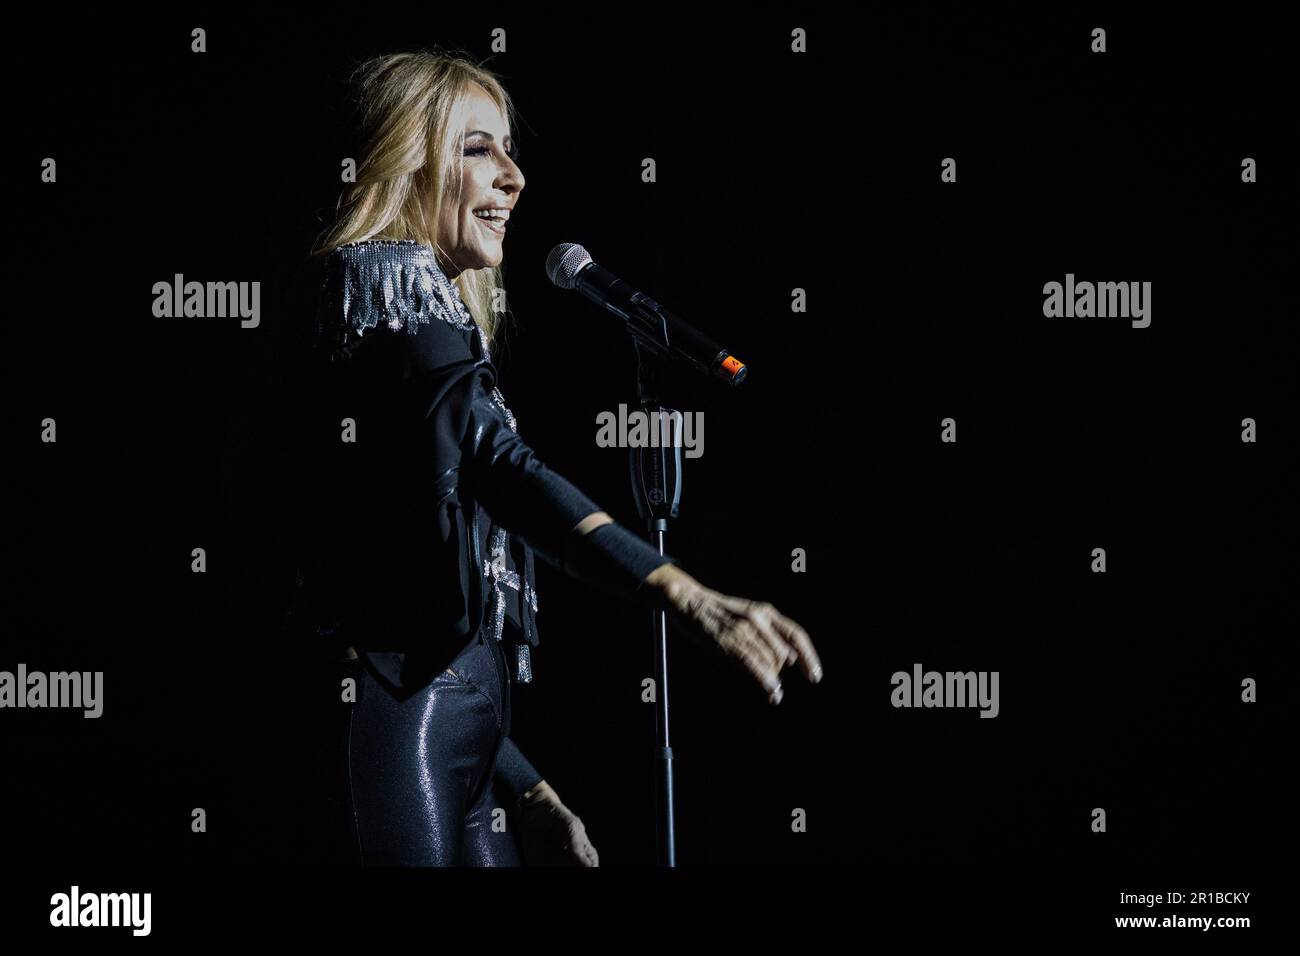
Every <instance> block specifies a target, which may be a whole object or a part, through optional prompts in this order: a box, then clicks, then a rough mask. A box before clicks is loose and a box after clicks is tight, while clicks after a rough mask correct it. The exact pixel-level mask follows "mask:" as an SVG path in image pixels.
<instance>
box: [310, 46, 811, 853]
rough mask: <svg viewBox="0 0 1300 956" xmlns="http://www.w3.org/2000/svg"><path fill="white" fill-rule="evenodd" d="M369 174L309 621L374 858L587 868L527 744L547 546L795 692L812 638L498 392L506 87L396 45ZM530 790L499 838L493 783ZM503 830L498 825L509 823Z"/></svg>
mask: <svg viewBox="0 0 1300 956" xmlns="http://www.w3.org/2000/svg"><path fill="white" fill-rule="evenodd" d="M355 82H356V90H355V100H356V106H357V107H358V113H357V124H356V129H355V132H356V133H357V134H358V152H357V153H356V154H355V155H356V159H357V168H356V182H355V183H353V184H350V185H349V186H348V188H347V190H346V192H345V193H344V195H343V197H342V200H341V202H340V207H339V216H338V220H337V222H336V223H335V224H334V226H333V227H332V228H331V229H330V230H329V231H328V232H327V233H326V234H325V235H324V236H323V237H322V238H321V240H320V241H319V242H318V244H317V247H316V249H315V250H314V252H316V253H318V254H319V255H320V256H321V257H322V260H321V261H323V264H324V281H323V284H322V286H321V292H320V300H319V303H320V304H319V311H318V315H317V320H316V323H315V336H314V344H315V349H314V354H315V356H316V359H317V365H316V369H315V372H316V376H315V378H314V387H313V389H312V390H311V393H310V394H311V396H312V400H311V411H312V414H311V420H310V422H309V425H308V434H309V442H310V446H311V448H312V449H313V451H312V453H311V456H310V458H311V460H310V468H311V470H310V472H309V475H310V485H311V487H310V489H308V494H309V495H310V500H311V504H310V505H309V507H308V510H307V513H306V515H305V518H306V521H305V529H306V535H307V536H306V539H305V543H306V546H305V548H304V550H303V558H302V561H301V573H300V575H299V582H300V584H299V598H298V607H299V612H300V613H305V614H307V615H309V617H308V620H309V621H310V622H311V630H312V633H313V634H315V635H317V636H318V637H320V638H322V639H329V640H332V641H334V642H335V644H336V646H337V647H338V648H339V649H340V651H343V649H344V648H346V651H345V652H344V654H345V656H346V657H347V658H349V659H350V660H352V661H354V664H353V665H350V666H352V667H353V668H354V674H355V676H356V679H357V699H356V702H355V704H354V705H353V707H352V710H351V714H350V716H349V718H348V724H347V729H346V733H345V741H344V747H345V757H346V760H345V770H344V772H345V774H346V776H347V781H346V782H347V787H346V796H347V800H348V802H349V804H350V806H349V808H348V809H349V814H348V815H349V818H350V820H351V821H352V823H351V825H352V827H353V836H354V837H355V844H356V853H357V856H358V858H359V862H361V863H362V864H363V865H375V864H405V865H433V866H445V865H470V866H491V865H512V864H517V863H518V862H519V859H520V858H519V846H517V845H516V842H515V833H514V832H513V831H514V830H516V829H517V830H518V831H519V834H518V835H519V838H520V843H521V844H522V846H523V851H524V858H525V860H526V861H527V862H552V861H564V862H571V863H579V864H585V865H595V864H596V862H597V857H596V853H595V850H594V849H593V848H592V847H591V844H590V841H588V840H587V839H586V836H585V832H584V830H583V827H582V824H581V822H580V821H579V820H578V818H577V817H576V816H574V815H573V814H572V813H571V812H570V811H569V810H568V809H567V808H565V807H564V805H563V804H562V803H561V802H560V800H559V797H558V796H557V795H556V793H555V791H554V790H553V789H552V788H551V787H549V786H548V785H547V783H546V782H545V781H544V780H542V778H541V775H540V774H539V773H537V771H536V770H535V769H534V768H533V767H532V765H531V764H529V762H528V761H527V760H526V759H525V758H524V757H523V755H522V754H520V753H519V751H518V749H517V748H516V747H515V746H514V744H513V743H512V742H511V740H510V738H509V736H508V734H509V730H510V684H511V682H512V681H513V682H526V681H528V680H530V679H531V667H530V656H529V655H530V652H531V649H532V648H533V647H535V646H536V645H537V630H536V622H535V614H536V611H537V595H536V592H535V590H534V576H533V572H534V566H533V553H534V550H535V551H536V552H537V554H539V555H540V556H541V557H543V558H544V559H545V560H547V561H548V562H549V563H550V564H552V565H553V566H555V567H557V568H561V569H563V570H564V571H566V572H567V573H569V574H571V575H572V576H574V577H576V578H579V579H580V580H583V581H587V582H590V583H592V584H594V585H597V586H599V587H602V588H604V589H606V590H607V591H608V592H611V593H614V594H616V595H619V596H622V597H623V598H625V599H627V600H630V601H634V602H636V603H639V604H641V605H643V606H645V607H647V608H650V607H656V608H662V609H664V610H665V611H666V612H667V613H668V615H669V618H670V620H672V621H673V622H674V623H675V624H676V626H677V627H678V628H679V629H681V630H683V631H684V632H686V633H687V634H689V635H692V636H694V637H696V638H699V639H703V640H705V641H707V642H709V643H711V644H714V645H716V646H717V647H719V648H721V649H722V650H723V651H724V652H726V653H727V654H729V655H731V656H733V657H735V658H737V660H738V661H739V662H740V663H741V664H743V665H744V666H745V667H746V668H747V669H748V670H749V672H750V674H751V675H752V676H753V678H754V679H755V680H757V681H758V682H759V684H760V685H762V687H763V688H764V689H765V690H766V691H767V693H768V695H769V699H770V700H771V701H772V702H773V703H779V702H780V700H781V693H782V692H781V672H782V670H783V669H784V668H786V667H788V666H793V665H795V664H796V663H797V664H798V665H799V666H800V667H801V669H802V670H803V672H804V674H805V676H806V677H807V679H809V680H810V681H813V682H816V681H818V680H820V679H821V666H820V664H819V663H818V659H817V654H816V651H815V650H814V649H813V645H812V643H811V641H810V640H809V638H808V635H807V634H806V633H805V632H804V630H803V629H802V628H801V627H799V625H798V624H796V623H795V622H794V621H792V620H790V619H789V618H787V617H785V616H783V615H782V614H781V613H780V612H778V611H777V610H776V609H775V608H774V607H772V605H770V604H767V603H763V602H758V601H750V600H745V599H742V598H738V597H731V596H728V595H725V594H721V593H719V592H717V591H714V590H711V589H709V588H707V587H705V586H704V585H702V584H701V583H699V582H698V581H697V580H695V579H694V578H693V577H691V576H690V575H689V574H687V573H685V572H684V571H682V570H681V569H680V568H679V567H677V566H676V564H675V559H673V558H672V557H671V556H666V555H661V554H659V553H658V551H657V549H655V548H653V547H652V546H651V545H649V544H648V543H646V542H645V541H643V540H642V539H641V538H640V537H638V536H637V535H635V534H633V533H631V532H630V531H628V530H627V529H625V528H623V527H622V526H620V525H618V524H617V523H615V522H614V521H613V520H612V519H611V518H610V516H609V515H608V514H606V513H605V512H604V511H602V510H601V509H600V507H599V506H598V505H597V504H596V503H595V502H594V501H592V500H591V499H590V498H588V497H587V496H586V495H585V494H583V492H582V491H580V490H579V489H578V488H577V487H575V486H574V485H573V484H572V483H571V482H569V481H568V480H566V479H565V478H564V477H562V476H561V475H559V474H557V473H556V472H555V471H553V470H551V469H550V468H548V467H547V466H546V465H545V464H544V463H543V462H542V461H541V460H540V459H539V458H538V457H537V455H536V454H534V453H533V451H532V450H531V449H530V448H529V447H528V445H526V444H525V443H524V441H523V439H522V438H521V437H520V435H519V433H518V431H517V430H516V421H515V417H514V415H513V414H512V412H511V410H510V409H509V408H508V407H507V406H506V403H505V399H504V397H503V396H502V394H501V392H500V390H499V389H497V388H496V369H495V367H494V365H493V364H492V356H491V344H492V341H493V334H494V333H495V332H496V326H497V312H496V311H494V309H493V293H494V290H496V289H498V288H499V287H500V284H501V273H500V269H499V266H500V264H501V262H502V257H503V249H502V247H503V243H504V240H505V235H506V230H507V228H508V222H509V220H510V217H511V216H512V215H513V214H514V211H515V209H516V207H517V205H518V203H519V199H520V195H521V193H522V192H523V188H524V176H523V173H522V172H521V171H520V169H519V166H518V165H516V163H515V160H514V156H515V154H516V151H515V148H514V144H513V142H512V140H511V126H510V119H511V117H512V116H513V110H512V107H511V103H510V100H509V98H508V96H507V94H506V92H505V90H504V89H503V88H502V86H501V84H500V82H499V81H498V80H497V79H496V78H495V77H494V76H493V75H492V74H491V73H490V72H488V71H486V70H485V69H483V68H481V67H478V66H476V65H474V64H473V63H470V62H468V61H466V60H464V59H462V58H459V57H456V56H450V55H445V54H442V53H436V52H421V53H404V54H396V55H392V56H384V57H379V58H376V59H373V60H370V61H367V62H366V63H363V64H362V65H361V66H360V67H359V69H358V70H357V72H356V74H355ZM494 779H495V780H496V782H497V783H498V784H499V785H502V786H503V787H504V788H505V789H507V790H508V791H509V792H510V794H511V796H512V797H513V798H514V805H513V806H512V807H508V808H506V809H509V810H510V811H511V812H512V814H513V816H512V818H511V819H512V824H511V826H509V827H506V828H505V829H504V830H502V829H501V828H500V827H493V826H492V823H493V817H494V810H495V808H496V807H497V806H498V800H497V798H496V796H495V795H494V790H493V781H494ZM497 816H498V817H499V816H500V815H499V814H497Z"/></svg>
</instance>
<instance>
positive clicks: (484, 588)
mask: <svg viewBox="0 0 1300 956" xmlns="http://www.w3.org/2000/svg"><path fill="white" fill-rule="evenodd" d="M312 340H313V341H312V345H313V352H314V362H313V367H312V373H311V375H310V377H309V381H308V386H307V387H308V396H307V399H308V400H307V402H306V403H305V405H306V408H307V409H308V414H307V415H306V416H305V421H304V435H303V436H302V437H303V439H304V444H303V448H304V451H303V455H304V456H305V465H306V468H305V470H304V474H303V478H302V479H301V480H302V484H303V485H304V487H303V489H302V503H303V507H302V510H301V515H300V522H301V523H300V535H299V539H300V541H301V542H302V544H303V548H302V552H301V556H300V561H299V568H300V570H299V582H300V583H299V588H298V594H297V597H296V599H295V611H294V615H295V617H296V621H297V627H298V628H299V629H300V630H305V631H307V632H309V633H311V634H312V635H313V636H314V637H315V638H316V639H318V640H321V641H327V642H331V643H332V644H333V645H335V646H340V647H342V646H347V645H351V646H353V647H355V648H356V649H357V651H358V653H360V654H361V655H362V656H363V657H364V658H365V659H366V661H367V663H368V664H369V666H370V667H371V670H372V671H373V672H374V673H375V674H376V675H377V676H378V677H379V679H380V680H381V681H382V682H383V683H384V684H385V685H386V686H387V688H388V689H389V691H390V692H391V693H393V694H394V695H396V696H406V695H409V694H411V693H414V692H415V691H416V690H418V689H420V688H421V687H424V686H425V685H426V684H427V683H428V682H429V681H430V680H432V679H433V677H435V676H436V675H437V674H439V673H440V672H441V671H442V670H443V669H445V668H446V667H447V665H448V664H449V663H450V662H451V661H452V659H454V658H455V657H456V655H457V654H458V653H459V652H460V651H461V650H462V649H463V648H464V647H465V645H466V644H467V643H468V642H469V641H470V640H472V639H474V638H475V636H476V635H477V634H478V633H479V630H480V628H483V627H486V628H487V629H488V631H489V632H490V633H492V634H493V636H495V637H497V638H500V639H502V640H503V641H508V642H510V643H511V644H512V647H511V650H510V652H508V653H507V659H508V660H510V661H511V662H512V665H513V666H512V669H513V673H512V674H511V677H512V678H513V679H514V680H516V681H526V680H528V679H530V674H529V673H528V671H529V660H530V658H529V653H530V650H531V648H532V647H535V646H536V645H537V643H538V637H537V627H536V620H535V615H536V611H537V597H536V590H535V587H534V577H533V573H534V564H533V551H534V549H536V552H537V553H538V554H540V555H541V556H542V557H543V558H545V559H546V560H547V561H549V562H550V563H552V564H553V565H555V566H556V567H563V566H564V551H565V547H566V543H567V542H568V541H569V540H570V538H571V532H572V530H573V528H574V527H575V526H576V525H577V524H578V523H579V522H580V521H581V520H582V519H583V518H585V517H587V516H588V515H590V514H592V513H593V512H596V511H599V510H601V508H600V507H599V506H598V505H597V504H596V503H595V502H594V501H592V500H591V499H590V498H588V497H587V496H586V495H585V494H583V492H582V491H580V490H579V489H578V488H577V487H576V486H574V485H573V484H572V483H571V482H569V481H568V480H567V479H565V478H564V477H563V476H561V475H559V474H558V473H556V472H554V471H553V470H551V469H550V468H548V467H547V466H546V465H545V464H544V463H543V462H542V461H541V459H539V458H538V456H537V455H536V454H535V453H534V452H533V450H532V449H531V448H529V447H528V445H527V444H525V443H524V441H523V439H522V438H521V437H520V436H519V433H518V431H517V429H516V422H515V419H514V415H513V414H512V412H511V411H510V409H509V408H507V407H506V404H505V400H504V397H503V396H502V395H501V393H500V390H499V389H497V387H496V380H497V374H496V369H495V366H494V365H493V364H492V361H491V355H490V351H489V349H488V344H487V341H486V337H485V336H484V335H483V333H482V331H481V330H480V329H479V327H478V326H477V325H476V324H475V323H474V321H473V319H472V317H471V316H470V314H469V313H468V311H467V310H466V309H465V306H464V305H463V303H462V302H461V300H460V297H459V295H458V293H457V291H456V289H455V287H454V285H452V283H451V282H450V281H448V279H447V277H446V276H445V275H444V274H443V273H442V271H441V270H440V269H439V268H438V266H437V263H436V260H435V258H434V255H433V251H432V249H430V248H429V247H428V246H425V245H422V244H419V243H415V242H412V241H394V240H375V241H369V242H360V243H349V244H347V245H344V246H340V247H338V248H337V249H335V250H334V251H333V252H331V253H330V254H329V255H328V256H327V257H326V258H325V261H324V276H323V280H322V283H321V287H320V296H319V307H318V311H317V315H316V322H315V328H314V334H313V336H312ZM612 538H613V536H612V535H604V534H602V535H599V536H597V535H588V536H586V539H590V540H591V541H596V540H599V539H604V540H606V542H610V541H611V540H612ZM494 545H495V546H498V547H495V548H494ZM587 547H593V548H594V547H596V545H590V546H587ZM603 547H605V548H607V549H610V550H609V553H608V554H605V553H601V554H596V555H589V556H588V561H589V562H590V561H591V560H592V559H593V558H594V560H595V564H597V565H599V564H602V563H607V564H611V565H616V566H617V570H618V573H620V574H621V576H622V578H623V579H624V580H626V581H628V582H639V581H640V580H643V579H644V577H645V575H646V574H648V573H649V571H650V570H653V569H654V568H655V567H657V566H659V565H660V564H662V563H664V562H665V561H672V560H673V558H671V556H665V555H659V554H658V553H657V552H656V551H655V550H654V549H653V548H651V547H650V545H649V544H646V543H644V542H638V541H635V540H632V541H626V540H625V541H623V542H622V544H621V545H620V546H619V547H618V548H614V547H613V546H612V545H611V544H610V543H607V544H605V545H604V546H603ZM494 552H495V553H494ZM507 623H508V624H509V627H507ZM507 696H508V695H507ZM504 725H505V726H504V732H506V733H508V732H509V729H510V728H509V707H508V705H507V707H506V715H505V717H504ZM503 761H504V762H505V764H506V766H499V770H501V771H502V773H503V775H504V776H506V777H507V778H509V779H511V780H513V781H514V783H516V784H523V783H524V782H525V781H530V782H528V785H531V783H535V782H536V780H535V779H531V778H533V777H538V778H539V775H537V774H536V771H535V770H533V768H532V767H531V765H528V764H527V762H526V761H524V760H523V757H522V754H519V753H518V750H517V749H516V748H515V747H514V745H513V744H510V743H507V745H505V746H503V747H502V758H501V759H500V760H499V761H498V763H499V765H500V764H502V762H503Z"/></svg>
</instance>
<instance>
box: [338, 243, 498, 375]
mask: <svg viewBox="0 0 1300 956" xmlns="http://www.w3.org/2000/svg"><path fill="white" fill-rule="evenodd" d="M434 319H438V320H440V321H442V322H446V323H447V324H449V325H452V326H454V327H455V328H457V329H460V330H461V331H463V332H468V331H472V330H478V333H479V335H480V337H481V338H480V341H481V342H482V343H483V344H484V345H485V346H486V339H487V336H486V335H484V333H483V330H482V329H479V327H478V324H477V323H476V322H475V321H474V318H473V316H471V315H470V313H469V310H468V309H467V308H466V307H465V303H464V302H463V301H461V298H460V293H459V292H457V291H456V287H455V285H453V284H452V282H451V280H450V279H448V278H447V276H446V275H445V274H444V273H443V271H442V270H441V269H440V268H439V267H438V262H437V259H436V258H435V257H434V254H433V250H432V249H431V248H429V247H428V246H426V245H423V244H422V243H418V242H416V241H415V240H413V239H368V240H365V241H363V242H349V243H347V244H345V245H342V246H339V247H338V248H336V249H335V250H334V251H333V252H331V253H330V256H329V260H328V262H327V264H326V270H325V281H324V284H323V286H322V289H321V302H320V313H319V317H318V320H317V326H316V331H317V341H316V344H317V346H318V347H319V346H320V345H327V346H335V347H337V346H345V345H349V344H351V343H352V342H354V341H356V340H357V339H358V338H360V337H361V335H362V333H364V332H365V331H366V330H367V329H372V328H375V327H376V326H378V325H379V324H380V323H381V322H382V323H383V324H385V325H387V326H388V327H389V328H390V329H392V330H393V331H403V330H404V331H407V332H410V333H411V334H415V333H416V332H418V331H419V328H420V326H422V325H427V324H428V323H429V322H431V321H432V320H434ZM485 354H486V353H485Z"/></svg>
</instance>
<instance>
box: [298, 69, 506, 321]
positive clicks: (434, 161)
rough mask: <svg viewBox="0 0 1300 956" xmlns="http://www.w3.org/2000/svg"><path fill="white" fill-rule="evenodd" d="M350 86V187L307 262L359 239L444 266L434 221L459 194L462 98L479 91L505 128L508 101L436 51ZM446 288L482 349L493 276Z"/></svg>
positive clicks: (489, 80)
mask: <svg viewBox="0 0 1300 956" xmlns="http://www.w3.org/2000/svg"><path fill="white" fill-rule="evenodd" d="M349 82H350V85H351V88H352V94H351V96H350V102H351V105H352V107H353V109H354V110H355V120H354V129H353V133H354V135H355V137H356V142H357V144H358V147H359V150H360V155H359V157H358V158H357V170H356V182H355V183H350V184H348V186H347V188H346V189H344V191H343V194H342V195H341V196H340V197H339V203H338V215H337V217H336V220H335V223H334V225H333V226H331V227H329V228H328V229H326V230H325V231H324V232H323V233H321V235H320V237H319V238H318V239H317V240H316V243H315V245H314V246H313V247H312V250H311V251H312V254H313V255H324V254H326V253H328V252H330V251H331V250H333V249H335V248H336V247H338V246H341V245H343V244H344V243H348V242H359V241H362V240H365V239H414V240H415V241H416V242H420V243H423V244H424V245H427V246H430V247H431V248H432V249H433V250H434V252H435V254H436V255H437V256H438V258H439V261H445V260H444V258H443V252H444V250H443V249H442V247H441V246H440V245H439V236H438V215H439V210H441V209H442V204H443V199H444V193H445V191H446V190H448V189H450V190H452V191H453V198H455V194H457V193H458V192H459V190H460V185H461V169H462V164H463V162H464V155H463V151H462V150H461V149H460V145H461V140H462V138H463V130H464V123H465V110H464V107H465V102H466V99H467V94H468V93H469V92H470V91H471V89H472V87H473V86H474V85H475V84H477V85H478V86H481V87H482V88H483V89H484V90H485V91H486V92H487V94H488V96H489V97H491V98H492V100H493V101H494V102H495V103H496V105H497V107H498V108H499V109H500V110H501V114H502V116H504V117H505V119H506V122H507V124H508V126H509V127H510V128H513V127H514V119H515V111H514V105H513V103H512V102H511V100H510V96H509V94H507V93H506V91H505V87H503V86H502V85H501V82H500V80H498V79H497V77H496V76H495V75H494V74H493V73H491V72H490V71H489V70H487V69H485V68H483V67H482V66H479V65H477V64H475V63H473V62H471V61H470V60H469V59H468V58H467V57H466V56H465V55H463V54H461V53H455V52H447V51H443V50H441V49H432V50H420V51H417V52H414V53H394V54H389V55H386V56H377V57H373V58H371V59H368V60H365V61H363V62H362V63H360V64H359V65H358V66H357V67H356V68H355V69H354V70H353V71H352V74H351V77H350V80H349ZM453 281H454V282H455V283H456V288H457V291H459V292H460V295H461V298H462V299H463V300H464V302H465V306H466V307H467V308H468V309H469V311H470V313H471V314H472V315H473V316H474V321H475V322H477V323H478V324H479V326H480V327H481V328H482V329H483V331H484V333H485V334H486V335H487V337H488V340H489V341H491V340H492V339H493V337H494V335H495V333H496V331H497V327H498V323H499V321H500V320H499V316H498V314H497V313H496V312H495V311H494V310H493V309H492V307H491V306H492V294H493V291H494V290H495V289H498V288H502V287H503V286H502V271H501V269H500V268H499V267H496V268H488V269H466V270H464V271H462V272H461V273H460V274H459V275H458V276H457V277H456V278H455V279H454V280H453Z"/></svg>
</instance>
